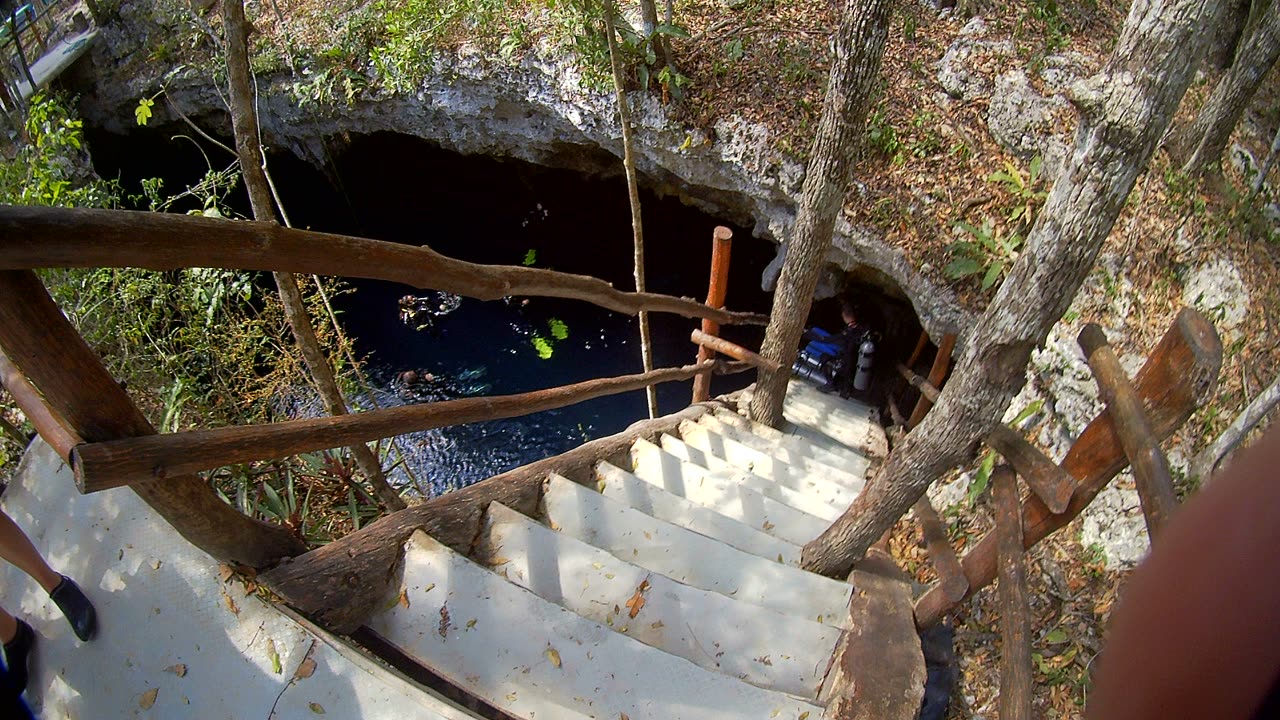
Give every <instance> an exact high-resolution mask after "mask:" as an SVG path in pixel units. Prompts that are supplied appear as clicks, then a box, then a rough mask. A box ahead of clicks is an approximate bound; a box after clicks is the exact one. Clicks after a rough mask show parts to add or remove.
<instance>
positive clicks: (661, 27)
mask: <svg viewBox="0 0 1280 720" xmlns="http://www.w3.org/2000/svg"><path fill="white" fill-rule="evenodd" d="M613 22H614V27H615V28H617V31H618V37H619V39H620V40H621V42H620V43H619V47H620V49H621V50H622V53H623V56H624V58H625V59H626V61H627V63H628V64H629V65H631V66H633V67H634V68H635V73H636V80H637V81H638V82H639V83H640V88H641V89H644V90H647V89H648V88H649V83H650V81H651V80H656V81H657V83H658V86H659V87H661V88H662V94H663V99H664V100H675V101H676V102H679V101H681V100H683V99H684V90H685V88H686V87H688V86H689V84H690V83H691V82H692V81H691V80H690V79H689V78H688V77H686V76H685V75H682V74H681V73H680V72H679V71H678V70H676V69H675V68H673V67H672V66H671V65H667V64H665V63H662V62H660V60H661V59H660V58H659V50H660V49H661V46H662V45H663V44H664V43H666V42H667V41H668V39H670V38H676V39H681V40H687V39H689V31H688V30H685V29H684V28H682V27H680V26H679V25H672V24H667V23H659V24H658V25H656V26H655V27H654V28H653V32H652V33H650V34H648V35H645V34H643V33H641V32H638V31H637V30H636V29H635V28H633V27H631V24H630V23H628V22H627V21H626V19H625V18H624V17H623V16H622V15H621V14H620V13H619V14H618V15H616V16H615V17H614V19H613Z"/></svg>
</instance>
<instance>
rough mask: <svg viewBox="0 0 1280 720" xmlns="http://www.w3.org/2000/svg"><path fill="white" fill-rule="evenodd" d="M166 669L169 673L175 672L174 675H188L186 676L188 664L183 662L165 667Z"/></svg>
mask: <svg viewBox="0 0 1280 720" xmlns="http://www.w3.org/2000/svg"><path fill="white" fill-rule="evenodd" d="M164 671H165V672H167V673H173V674H174V675H177V676H178V677H186V676H187V666H186V665H183V664H181V663H179V664H177V665H170V666H169V667H167V668H165V669H164Z"/></svg>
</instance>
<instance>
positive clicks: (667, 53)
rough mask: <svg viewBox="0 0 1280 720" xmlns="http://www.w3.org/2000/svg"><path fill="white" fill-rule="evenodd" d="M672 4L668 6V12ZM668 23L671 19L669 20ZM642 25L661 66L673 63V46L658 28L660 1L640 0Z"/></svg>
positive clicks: (643, 32) (643, 31)
mask: <svg viewBox="0 0 1280 720" xmlns="http://www.w3.org/2000/svg"><path fill="white" fill-rule="evenodd" d="M670 9H671V7H670V5H668V6H667V10H668V12H669V11H670ZM667 22H668V23H670V22H671V21H670V20H668V21H667ZM640 25H641V29H642V32H641V34H642V35H644V36H645V37H646V38H648V39H649V42H650V43H652V44H653V49H654V52H655V53H656V54H657V56H658V60H659V63H660V64H659V67H663V66H666V65H670V64H671V46H670V45H669V44H668V43H667V38H666V36H664V35H659V34H658V33H657V32H656V30H657V29H658V3H657V2H656V0H640Z"/></svg>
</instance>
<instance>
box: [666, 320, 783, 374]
mask: <svg viewBox="0 0 1280 720" xmlns="http://www.w3.org/2000/svg"><path fill="white" fill-rule="evenodd" d="M689 339H690V340H692V341H693V343H694V344H695V345H698V346H700V347H704V348H709V349H711V350H714V351H715V352H718V353H720V354H721V355H728V356H729V357H731V358H733V359H734V360H740V361H742V362H744V363H746V364H748V365H750V366H751V367H753V368H759V369H765V370H772V371H773V372H778V371H779V370H781V369H782V365H781V364H779V363H776V362H774V361H772V360H770V359H768V358H764V357H761V356H760V355H757V354H756V353H753V352H751V351H750V350H748V349H746V348H744V347H742V346H741V345H737V344H735V343H731V342H729V341H728V340H725V339H724V338H718V337H716V336H714V335H708V334H707V333H705V332H703V331H701V330H694V331H693V333H692V334H690V335H689Z"/></svg>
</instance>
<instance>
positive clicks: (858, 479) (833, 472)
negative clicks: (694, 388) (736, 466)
mask: <svg viewBox="0 0 1280 720" xmlns="http://www.w3.org/2000/svg"><path fill="white" fill-rule="evenodd" d="M735 417H736V416H735ZM744 422H746V421H745V419H744ZM698 424H699V425H702V426H704V427H706V428H707V429H708V430H710V431H711V432H713V433H715V434H717V435H720V436H721V437H724V438H727V439H729V440H733V441H734V442H737V443H741V444H742V445H745V446H747V447H749V448H751V449H752V450H755V451H757V452H760V453H763V454H765V455H768V456H770V457H772V458H774V459H775V460H776V461H777V462H782V463H785V464H786V465H788V466H790V467H792V468H797V469H800V470H803V471H804V472H805V473H807V474H809V475H816V476H818V477H823V478H826V479H828V480H831V481H832V482H837V483H840V484H841V485H844V486H845V487H847V488H849V489H850V490H853V491H854V492H862V488H863V487H864V486H865V485H866V480H864V477H865V475H864V474H863V473H864V472H865V471H866V469H867V468H868V467H869V466H870V465H871V461H870V460H867V459H866V458H860V459H859V460H858V461H857V462H854V463H850V462H841V461H839V460H836V459H834V458H832V457H830V456H828V457H824V458H823V459H818V458H815V457H813V453H814V452H815V451H814V450H813V449H812V448H813V447H814V446H813V443H810V442H808V441H806V440H802V439H800V438H795V437H792V436H789V435H784V434H783V433H781V432H779V431H777V430H773V429H772V428H767V429H768V430H773V433H772V434H770V436H769V437H765V436H764V435H763V434H759V433H756V432H753V429H752V428H750V427H745V428H744V427H739V426H738V425H735V424H734V423H733V422H732V421H726V420H721V419H720V417H718V416H716V415H712V414H707V415H703V416H702V417H700V418H698ZM763 427H765V426H762V428H763ZM762 432H763V431H762ZM783 438H786V439H788V440H790V441H791V442H790V443H788V442H784V441H783ZM793 445H796V446H804V447H805V448H806V449H807V450H806V451H801V450H799V449H796V448H793Z"/></svg>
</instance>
